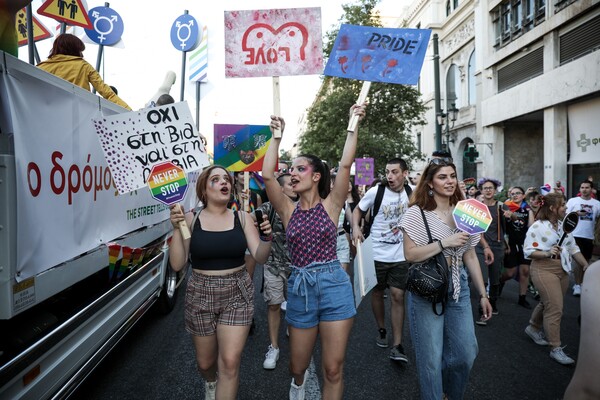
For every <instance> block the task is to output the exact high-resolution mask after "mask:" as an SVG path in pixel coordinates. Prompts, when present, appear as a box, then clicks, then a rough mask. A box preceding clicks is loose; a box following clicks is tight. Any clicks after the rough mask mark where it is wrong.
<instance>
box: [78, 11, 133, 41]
mask: <svg viewBox="0 0 600 400" xmlns="http://www.w3.org/2000/svg"><path fill="white" fill-rule="evenodd" d="M88 14H89V17H90V19H91V20H92V22H93V29H86V30H85V33H86V35H87V36H88V37H89V38H90V39H91V40H92V41H94V42H96V43H98V44H101V45H104V46H112V45H113V44H116V43H117V42H118V41H119V40H121V36H122V35H123V29H124V25H123V19H121V16H120V15H119V13H118V12H116V11H115V10H113V9H112V8H110V7H94V8H92V9H91V10H90V11H89V13H88Z"/></svg>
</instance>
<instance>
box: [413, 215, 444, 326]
mask: <svg viewBox="0 0 600 400" xmlns="http://www.w3.org/2000/svg"><path fill="white" fill-rule="evenodd" d="M419 211H421V215H422V216H423V223H424V224H425V230H426V231H427V237H428V238H429V243H433V238H432V237H431V231H430V230H429V224H428V223H427V218H425V213H424V212H423V209H422V208H421V207H419ZM442 257H444V255H443V254H442ZM445 272H446V274H448V275H450V268H448V269H447V270H446V271H445ZM450 279H451V278H450V276H448V280H450ZM447 291H448V286H447V284H446V290H445V292H447ZM447 302H448V295H447V293H446V295H444V297H443V298H442V301H441V302H440V303H442V312H440V313H438V311H437V303H431V309H432V310H433V313H434V314H435V315H437V316H440V315H442V314H444V312H445V311H446V303H447Z"/></svg>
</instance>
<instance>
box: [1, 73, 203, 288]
mask: <svg viewBox="0 0 600 400" xmlns="http://www.w3.org/2000/svg"><path fill="white" fill-rule="evenodd" d="M29 74H32V73H31V72H29ZM29 74H24V73H20V71H18V70H12V71H10V73H9V74H1V76H0V81H2V82H0V83H3V84H4V85H3V86H4V90H5V91H6V95H7V96H6V99H3V101H2V103H3V104H2V107H3V109H4V112H3V114H4V116H5V117H6V118H10V119H11V120H10V121H8V122H6V121H5V122H6V123H5V126H9V127H10V126H12V129H13V132H12V133H14V147H15V159H16V161H15V166H16V192H17V193H16V196H17V203H18V207H17V224H18V225H17V226H18V229H17V230H18V234H17V235H18V237H17V276H16V279H17V281H19V282H20V281H23V280H24V279H27V278H29V277H31V276H34V275H36V274H39V273H40V272H43V271H45V270H47V269H49V268H52V267H53V266H56V265H58V264H60V263H62V262H64V261H67V260H70V259H72V258H74V257H76V256H78V255H80V254H82V253H85V252H87V251H90V250H92V249H94V248H96V247H98V246H100V245H103V244H107V243H109V242H111V241H113V240H115V239H116V238H118V237H120V236H122V235H124V234H126V233H128V232H131V231H133V230H136V229H138V228H141V227H144V226H150V225H153V224H156V223H159V222H161V221H164V220H165V219H167V218H168V217H169V209H168V207H167V206H165V205H162V204H159V203H158V202H156V201H155V200H154V199H152V197H151V196H150V192H149V190H148V189H147V188H142V189H140V190H137V191H133V192H131V193H128V194H125V195H122V196H119V195H118V191H117V189H116V186H115V183H114V180H113V177H112V175H111V172H110V170H109V168H108V166H107V163H106V161H105V158H104V154H103V152H102V148H101V147H100V142H99V140H98V137H97V134H96V130H95V129H94V125H93V122H92V119H96V120H97V119H101V118H104V117H106V116H110V115H113V114H116V113H117V112H116V111H114V110H116V109H117V107H109V108H107V107H105V106H103V104H106V103H105V101H104V100H102V101H100V100H99V99H98V98H97V97H95V96H91V95H89V94H87V93H84V92H82V90H80V89H79V88H77V87H72V86H71V85H67V84H61V83H62V82H58V81H56V80H53V79H48V78H47V77H46V75H44V74H45V73H43V72H42V71H39V74H37V72H35V73H33V75H34V76H33V77H32V75H29ZM36 75H39V77H38V76H36ZM66 88H68V90H65V89H66ZM99 105H100V106H99ZM7 109H8V110H7ZM8 133H10V132H8ZM191 175H194V178H197V174H191ZM192 180H194V179H190V187H192V188H194V187H195V182H191V181H192ZM195 197H196V195H195V190H190V191H188V197H187V198H186V201H185V202H184V204H185V205H184V207H186V209H187V208H189V205H191V204H192V203H193V202H194V198H195ZM107 264H108V260H107Z"/></svg>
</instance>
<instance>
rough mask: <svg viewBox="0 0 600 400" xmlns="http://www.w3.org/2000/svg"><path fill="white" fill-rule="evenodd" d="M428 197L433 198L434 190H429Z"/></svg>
mask: <svg viewBox="0 0 600 400" xmlns="http://www.w3.org/2000/svg"><path fill="white" fill-rule="evenodd" d="M427 195H428V196H429V197H433V189H429V190H428V191H427Z"/></svg>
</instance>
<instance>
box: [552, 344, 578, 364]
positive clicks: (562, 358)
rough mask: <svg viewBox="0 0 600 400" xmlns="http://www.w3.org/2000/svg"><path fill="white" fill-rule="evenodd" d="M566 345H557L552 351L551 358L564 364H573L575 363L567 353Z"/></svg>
mask: <svg viewBox="0 0 600 400" xmlns="http://www.w3.org/2000/svg"><path fill="white" fill-rule="evenodd" d="M563 349H564V347H556V348H554V349H552V351H551V352H550V358H552V359H553V360H554V361H556V362H558V363H560V364H562V365H571V364H574V363H575V360H573V359H572V358H571V357H569V356H568V355H566V354H565V352H564V351H563Z"/></svg>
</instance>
